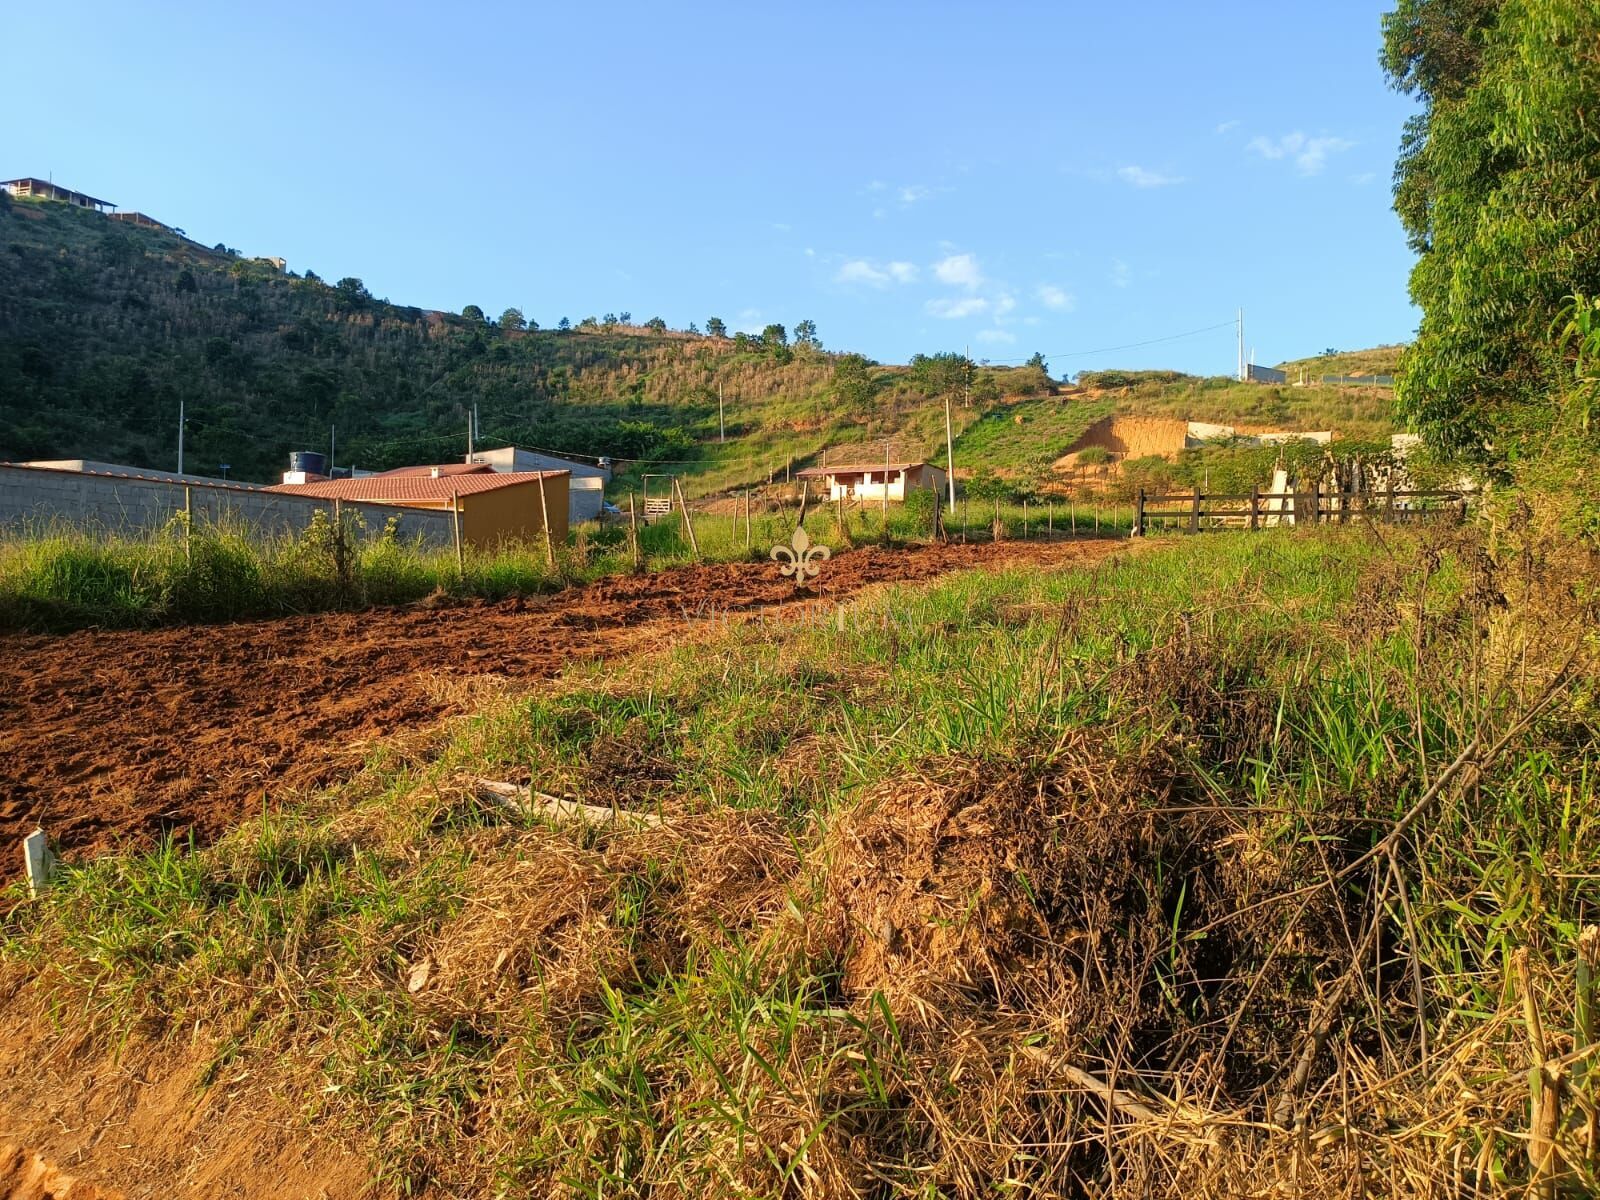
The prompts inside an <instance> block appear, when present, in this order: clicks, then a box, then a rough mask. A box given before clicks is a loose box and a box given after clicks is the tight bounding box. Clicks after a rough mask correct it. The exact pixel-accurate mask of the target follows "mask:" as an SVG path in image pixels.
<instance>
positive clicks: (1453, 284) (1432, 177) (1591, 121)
mask: <svg viewBox="0 0 1600 1200" xmlns="http://www.w3.org/2000/svg"><path fill="white" fill-rule="evenodd" d="M1383 31H1384V48H1383V55H1382V61H1383V66H1384V70H1385V71H1386V72H1387V73H1388V76H1389V79H1390V81H1391V83H1392V84H1393V85H1394V86H1395V87H1396V88H1398V89H1399V90H1400V91H1403V92H1406V93H1408V94H1410V95H1414V96H1416V97H1417V98H1418V99H1419V100H1420V101H1421V103H1422V111H1421V112H1419V113H1418V114H1417V116H1415V117H1414V118H1412V120H1411V121H1410V122H1408V124H1407V126H1406V130H1405V133H1404V135H1403V137H1402V140H1401V146H1400V156H1399V160H1398V162H1397V164H1396V168H1395V209H1396V211H1397V212H1398V213H1399V215H1400V219H1401V221H1402V222H1403V224H1404V225H1405V229H1406V233H1407V236H1408V237H1409V239H1410V241H1411V245H1412V247H1413V249H1415V250H1416V251H1417V254H1418V256H1419V257H1418V262H1417V265H1416V267H1415V269H1414V270H1413V272H1412V276H1411V295H1412V298H1413V300H1415V301H1416V303H1417V305H1418V306H1419V307H1420V308H1421V309H1422V322H1421V326H1420V328H1419V330H1418V334H1417V340H1416V342H1415V343H1414V344H1413V346H1412V347H1411V348H1410V349H1409V350H1408V351H1407V352H1406V354H1405V356H1404V357H1403V359H1402V361H1401V367H1400V374H1399V377H1398V379H1397V380H1396V394H1397V398H1398V401H1399V406H1400V411H1401V413H1402V415H1403V416H1405V417H1406V418H1407V419H1408V420H1409V421H1411V422H1412V423H1414V424H1415V425H1416V426H1417V428H1418V429H1419V430H1420V431H1421V432H1422V433H1423V435H1424V437H1425V438H1426V439H1427V441H1428V442H1429V443H1430V444H1431V445H1432V446H1433V447H1434V448H1435V449H1436V450H1437V451H1439V452H1441V453H1442V454H1443V455H1445V456H1447V457H1452V458H1457V459H1462V460H1466V461H1470V462H1476V463H1478V464H1480V465H1482V466H1485V467H1489V468H1496V467H1500V466H1504V465H1505V464H1507V463H1509V462H1512V461H1514V460H1515V459H1517V458H1518V457H1520V456H1523V455H1525V454H1528V453H1530V452H1534V451H1536V450H1537V449H1538V448H1539V447H1540V446H1541V445H1542V443H1543V440H1544V439H1545V438H1546V436H1547V435H1548V433H1549V431H1550V430H1551V428H1552V426H1553V424H1554V422H1555V419H1556V415H1557V410H1558V407H1559V406H1558V404H1557V403H1556V402H1555V397H1557V396H1558V395H1559V394H1560V393H1561V392H1562V390H1563V388H1564V387H1565V386H1566V385H1567V384H1568V383H1569V382H1570V380H1571V377H1572V368H1571V362H1570V357H1569V355H1568V353H1567V352H1565V351H1564V350H1563V348H1562V344H1561V343H1562V339H1561V337H1560V329H1561V326H1562V314H1563V312H1565V311H1568V310H1569V309H1570V306H1571V301H1570V297H1572V296H1573V295H1574V294H1580V293H1581V294H1595V293H1597V292H1600V220H1597V219H1596V214H1597V212H1600V182H1597V181H1600V122H1597V121H1596V120H1595V118H1594V114H1595V112H1596V111H1597V108H1600V55H1597V54H1596V53H1595V47H1596V46H1597V45H1600V6H1597V5H1596V4H1595V3H1594V0H1400V3H1399V5H1398V7H1397V8H1396V9H1395V10H1394V11H1393V12H1391V13H1389V14H1388V15H1387V16H1385V18H1384V22H1383Z"/></svg>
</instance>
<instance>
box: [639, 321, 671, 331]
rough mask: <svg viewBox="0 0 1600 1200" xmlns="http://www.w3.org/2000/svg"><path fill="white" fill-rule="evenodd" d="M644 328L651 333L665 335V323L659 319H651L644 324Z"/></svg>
mask: <svg viewBox="0 0 1600 1200" xmlns="http://www.w3.org/2000/svg"><path fill="white" fill-rule="evenodd" d="M644 327H645V328H646V329H648V330H649V331H650V332H651V333H665V332H666V331H667V323H666V322H665V321H664V320H662V319H661V318H660V317H651V318H650V319H649V320H648V321H646V322H645V323H644Z"/></svg>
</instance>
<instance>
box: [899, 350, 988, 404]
mask: <svg viewBox="0 0 1600 1200" xmlns="http://www.w3.org/2000/svg"><path fill="white" fill-rule="evenodd" d="M976 371H977V367H976V365H975V364H974V363H973V361H972V360H971V359H970V358H968V357H967V356H966V355H965V354H956V353H953V352H941V353H939V354H932V355H929V354H914V355H912V356H911V378H912V379H913V380H914V381H915V382H916V384H917V386H918V387H920V388H921V389H922V391H923V394H924V395H927V396H946V395H956V394H960V395H962V396H963V397H964V400H963V402H964V403H965V402H970V400H969V399H967V393H968V390H969V389H970V388H971V387H972V380H973V375H974V373H975V372H976Z"/></svg>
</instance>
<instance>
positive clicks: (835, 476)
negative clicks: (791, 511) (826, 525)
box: [796, 462, 946, 503]
mask: <svg viewBox="0 0 1600 1200" xmlns="http://www.w3.org/2000/svg"><path fill="white" fill-rule="evenodd" d="M796 474H797V475H798V476H799V477H800V478H801V479H820V480H823V481H824V482H825V483H826V485H827V488H828V499H829V500H841V499H843V500H859V501H862V502H863V503H865V502H866V501H869V500H875V501H878V502H879V503H882V501H883V496H884V490H885V488H886V487H887V489H888V493H889V499H890V500H894V501H901V500H904V499H905V498H906V496H907V494H908V493H910V492H913V491H916V490H917V489H918V488H925V489H927V490H929V491H932V492H934V493H936V494H937V493H939V492H941V491H942V490H943V489H944V486H945V478H946V476H945V473H944V469H943V468H941V467H935V466H931V465H929V464H928V463H925V462H899V463H897V462H891V463H840V464H837V465H834V466H827V467H807V468H806V469H805V470H803V471H798V472H796Z"/></svg>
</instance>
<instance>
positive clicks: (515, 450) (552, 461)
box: [466, 446, 611, 525]
mask: <svg viewBox="0 0 1600 1200" xmlns="http://www.w3.org/2000/svg"><path fill="white" fill-rule="evenodd" d="M466 461H467V463H468V464H469V465H472V466H486V467H488V468H489V469H490V470H492V471H500V472H524V471H567V472H570V475H569V485H568V486H569V489H570V490H569V491H568V492H567V510H568V511H567V519H568V521H569V522H570V523H571V524H573V525H576V524H577V523H578V522H579V521H596V520H599V518H600V510H601V507H602V506H603V505H604V504H605V499H606V484H608V483H610V482H611V468H610V467H603V466H599V465H597V464H595V463H586V462H579V461H577V460H576V459H571V458H561V457H560V456H558V455H555V454H544V453H541V452H540V451H538V450H523V449H522V448H520V447H518V446H502V447H501V448H500V449H498V450H475V451H473V453H472V454H470V455H468V456H467V460H466Z"/></svg>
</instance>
